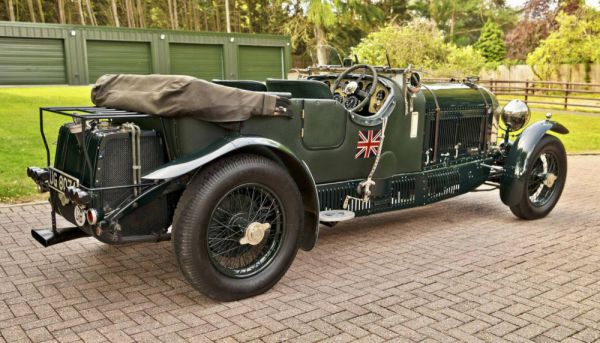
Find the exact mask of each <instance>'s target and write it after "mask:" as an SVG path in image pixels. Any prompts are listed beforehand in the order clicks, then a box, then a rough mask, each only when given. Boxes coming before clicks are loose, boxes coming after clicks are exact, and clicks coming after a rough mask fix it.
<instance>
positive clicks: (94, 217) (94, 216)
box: [85, 208, 100, 225]
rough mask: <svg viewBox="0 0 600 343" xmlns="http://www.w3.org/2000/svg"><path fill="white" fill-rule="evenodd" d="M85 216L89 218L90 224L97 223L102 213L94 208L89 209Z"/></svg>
mask: <svg viewBox="0 0 600 343" xmlns="http://www.w3.org/2000/svg"><path fill="white" fill-rule="evenodd" d="M85 216H86V218H87V222H88V224H90V225H96V224H97V223H98V220H99V219H100V213H98V211H97V210H96V209H93V208H90V209H89V210H87V212H86V215H85Z"/></svg>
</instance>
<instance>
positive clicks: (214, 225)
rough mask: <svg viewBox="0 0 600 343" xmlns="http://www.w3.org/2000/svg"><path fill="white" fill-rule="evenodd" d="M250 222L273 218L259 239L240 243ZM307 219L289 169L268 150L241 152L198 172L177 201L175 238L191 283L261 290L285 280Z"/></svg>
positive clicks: (229, 294)
mask: <svg viewBox="0 0 600 343" xmlns="http://www.w3.org/2000/svg"><path fill="white" fill-rule="evenodd" d="M258 196H261V198H258ZM257 199H258V200H257ZM264 199H266V200H264ZM269 201H270V202H269ZM259 202H260V204H258V203H259ZM267 203H269V205H268V206H269V207H268V208H267V205H266V204H267ZM236 209H237V210H236ZM244 211H247V212H244ZM233 212H235V213H233ZM251 216H252V217H253V218H252V219H250V217H251ZM259 216H260V220H259V219H258V218H259ZM225 221H227V222H226V223H224V222H225ZM249 222H260V223H263V222H264V223H269V224H270V225H271V227H270V228H269V229H267V230H266V231H262V232H264V236H263V238H262V239H261V240H260V242H259V243H256V242H254V243H255V244H254V245H253V244H250V243H247V244H241V243H240V242H239V240H240V239H241V238H242V237H244V236H245V232H246V231H248V230H249V227H250V225H249V224H248V223H249ZM302 226H303V206H302V198H301V195H300V192H299V191H298V188H297V186H296V184H295V182H294V180H293V179H292V177H291V176H290V175H289V173H288V172H287V171H286V170H285V169H284V168H282V167H281V166H280V165H279V164H277V163H275V162H274V161H271V160H269V159H267V158H264V157H262V156H257V155H247V154H243V155H242V154H240V155H233V156H230V157H226V158H223V159H222V160H219V161H217V162H215V163H213V164H212V165H209V166H208V167H206V168H205V169H204V170H203V171H201V172H200V173H199V174H198V175H196V176H195V177H194V179H193V180H192V181H191V183H190V184H189V185H188V186H187V189H186V190H185V192H184V193H183V195H182V197H181V199H180V200H179V203H178V205H177V209H176V211H175V216H174V219H173V233H172V240H173V246H174V249H175V254H176V257H177V262H178V264H179V268H180V269H181V271H182V273H183V275H184V276H185V278H186V279H187V280H188V281H189V282H190V283H191V284H192V286H194V288H196V289H197V290H199V291H201V292H202V293H204V294H206V295H207V296H209V297H211V298H213V299H216V300H221V301H233V300H238V299H243V298H247V297H251V296H254V295H257V294H260V293H263V292H265V291H267V290H269V289H270V288H271V287H273V285H275V283H277V281H279V279H281V277H282V276H283V275H284V274H285V272H286V271H287V269H288V268H289V266H290V265H291V264H292V261H293V260H294V257H295V256H296V253H297V251H298V238H299V235H300V230H301V228H302ZM244 228H245V229H244ZM255 255H256V256H255ZM253 256H254V257H253Z"/></svg>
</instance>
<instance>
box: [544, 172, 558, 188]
mask: <svg viewBox="0 0 600 343" xmlns="http://www.w3.org/2000/svg"><path fill="white" fill-rule="evenodd" d="M556 179H558V176H556V174H554V173H548V174H546V178H545V179H544V186H546V187H548V188H552V186H554V182H556Z"/></svg>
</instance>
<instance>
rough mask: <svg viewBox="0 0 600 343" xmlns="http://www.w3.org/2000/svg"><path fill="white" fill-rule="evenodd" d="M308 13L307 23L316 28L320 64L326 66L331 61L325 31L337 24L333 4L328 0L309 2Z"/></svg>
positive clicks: (310, 0)
mask: <svg viewBox="0 0 600 343" xmlns="http://www.w3.org/2000/svg"><path fill="white" fill-rule="evenodd" d="M306 13H307V16H306V17H307V21H308V22H309V23H310V24H312V25H313V26H314V35H315V41H316V48H317V60H318V63H319V64H321V65H326V64H328V63H329V61H328V56H327V36H326V35H325V30H326V29H327V28H328V27H331V26H333V25H334V24H335V14H334V13H333V3H332V2H330V1H327V0H309V2H308V10H307V11H306Z"/></svg>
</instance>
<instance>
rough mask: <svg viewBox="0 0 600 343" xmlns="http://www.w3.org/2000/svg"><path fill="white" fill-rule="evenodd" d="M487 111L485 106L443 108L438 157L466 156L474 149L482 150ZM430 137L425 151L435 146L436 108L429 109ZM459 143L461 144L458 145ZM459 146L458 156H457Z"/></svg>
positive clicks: (431, 149)
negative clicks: (444, 155)
mask: <svg viewBox="0 0 600 343" xmlns="http://www.w3.org/2000/svg"><path fill="white" fill-rule="evenodd" d="M486 118H487V116H486V111H485V108H483V107H476V108H473V107H471V108H453V109H451V110H442V111H441V114H440V121H439V125H440V126H439V138H438V148H437V152H438V155H437V158H438V159H439V158H440V155H442V154H449V157H450V158H454V157H461V156H465V155H467V154H469V153H471V152H473V151H481V149H482V148H483V145H484V141H485V134H484V131H483V130H484V129H485V120H486ZM427 123H428V137H429V138H428V139H427V140H426V143H425V151H433V150H434V147H435V125H436V112H435V109H429V110H428V111H427ZM457 144H459V145H458V146H457ZM457 147H458V156H456V153H457V150H456V149H457Z"/></svg>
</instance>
